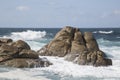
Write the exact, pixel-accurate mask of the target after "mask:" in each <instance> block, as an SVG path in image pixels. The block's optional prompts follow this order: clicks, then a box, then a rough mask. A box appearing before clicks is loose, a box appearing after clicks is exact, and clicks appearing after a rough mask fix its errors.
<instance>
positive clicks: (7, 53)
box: [0, 39, 52, 68]
mask: <svg viewBox="0 0 120 80" xmlns="http://www.w3.org/2000/svg"><path fill="white" fill-rule="evenodd" d="M0 44H1V45H0V65H2V66H9V67H17V68H33V67H46V66H49V65H51V64H52V63H50V62H49V61H48V60H47V59H46V58H39V55H38V53H37V52H35V51H33V50H31V49H30V46H29V45H28V44H27V43H26V42H24V41H22V40H18V41H16V42H13V41H12V39H0Z"/></svg>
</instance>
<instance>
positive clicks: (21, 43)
mask: <svg viewBox="0 0 120 80" xmlns="http://www.w3.org/2000/svg"><path fill="white" fill-rule="evenodd" d="M12 46H15V47H17V48H18V49H19V50H22V49H27V50H30V46H29V45H28V44H27V43H26V42H24V41H22V40H18V41H16V42H13V43H12Z"/></svg>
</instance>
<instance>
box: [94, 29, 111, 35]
mask: <svg viewBox="0 0 120 80" xmlns="http://www.w3.org/2000/svg"><path fill="white" fill-rule="evenodd" d="M93 33H100V34H111V33H113V31H112V30H111V31H94V32H93Z"/></svg>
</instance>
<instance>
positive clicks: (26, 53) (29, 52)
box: [18, 49, 39, 59]
mask: <svg viewBox="0 0 120 80" xmlns="http://www.w3.org/2000/svg"><path fill="white" fill-rule="evenodd" d="M18 57H19V58H31V59H38V58H39V56H38V54H37V52H35V51H33V50H26V49H24V50H22V51H21V52H20V53H19V56H18Z"/></svg>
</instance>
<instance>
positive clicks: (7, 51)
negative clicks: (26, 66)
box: [0, 44, 19, 56]
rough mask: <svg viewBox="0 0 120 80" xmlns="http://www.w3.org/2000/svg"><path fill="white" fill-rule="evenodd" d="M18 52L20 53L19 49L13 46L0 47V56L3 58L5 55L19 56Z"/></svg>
mask: <svg viewBox="0 0 120 80" xmlns="http://www.w3.org/2000/svg"><path fill="white" fill-rule="evenodd" d="M18 52H19V51H18V48H17V47H14V46H11V45H6V44H3V45H2V46H1V47H0V56H3V55H8V56H14V55H16V54H18Z"/></svg>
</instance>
